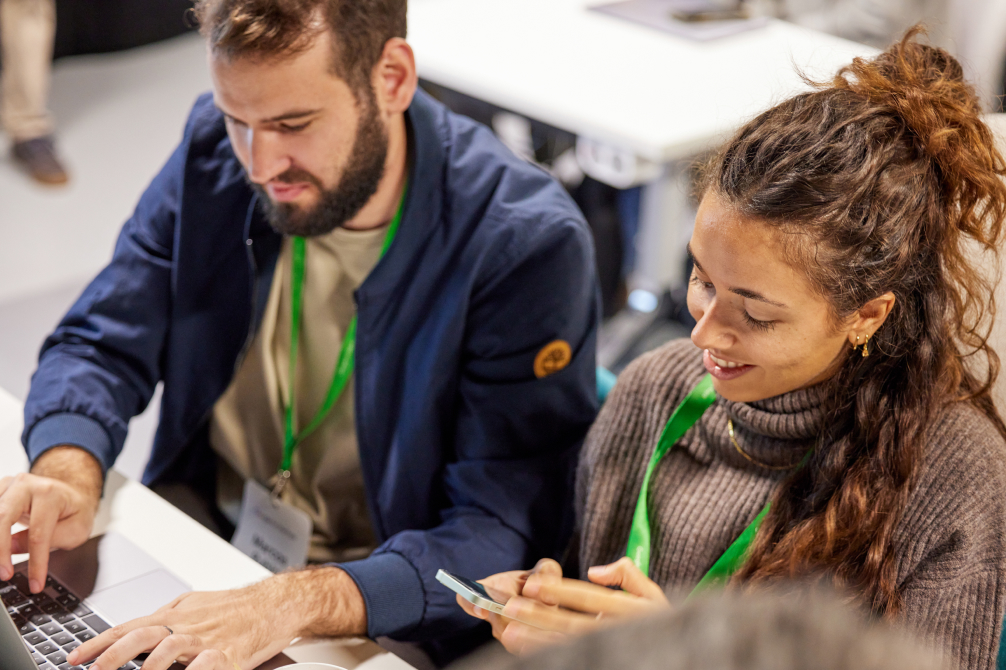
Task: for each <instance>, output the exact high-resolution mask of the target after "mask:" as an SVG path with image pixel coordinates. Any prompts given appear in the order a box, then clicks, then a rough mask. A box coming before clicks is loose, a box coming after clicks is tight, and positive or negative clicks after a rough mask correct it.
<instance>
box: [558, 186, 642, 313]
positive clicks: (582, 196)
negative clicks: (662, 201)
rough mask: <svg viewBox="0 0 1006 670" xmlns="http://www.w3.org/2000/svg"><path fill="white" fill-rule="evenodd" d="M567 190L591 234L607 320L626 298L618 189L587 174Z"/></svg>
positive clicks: (602, 302)
mask: <svg viewBox="0 0 1006 670" xmlns="http://www.w3.org/2000/svg"><path fill="white" fill-rule="evenodd" d="M569 191H570V195H572V196H573V200H575V201H576V204H577V206H578V207H579V208H580V211H581V212H583V215H584V216H585V217H586V219H587V224H588V225H589V226H590V232H591V233H593V235H594V249H595V254H596V255H597V278H598V281H599V283H600V285H601V304H602V314H603V317H604V318H605V319H607V318H610V317H612V316H614V315H615V313H616V312H618V310H620V309H622V308H623V307H625V301H626V298H627V297H628V296H627V294H626V287H625V281H624V279H623V276H622V275H623V273H622V259H623V256H624V253H623V249H622V245H623V236H622V219H621V217H620V216H619V212H618V193H619V191H618V189H617V188H615V187H613V186H608V185H607V184H602V183H601V182H599V181H597V180H596V179H591V178H590V177H584V178H583V181H582V182H580V185H579V186H577V187H576V188H573V189H569Z"/></svg>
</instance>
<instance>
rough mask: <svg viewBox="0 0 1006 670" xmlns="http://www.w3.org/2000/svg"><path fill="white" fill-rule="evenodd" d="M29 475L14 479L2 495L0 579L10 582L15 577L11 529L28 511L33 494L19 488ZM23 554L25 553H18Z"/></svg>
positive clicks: (0, 500)
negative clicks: (19, 483)
mask: <svg viewBox="0 0 1006 670" xmlns="http://www.w3.org/2000/svg"><path fill="white" fill-rule="evenodd" d="M24 477H27V475H18V476H17V477H14V478H13V479H12V480H11V482H10V483H9V485H8V488H7V489H6V490H5V491H4V493H3V495H0V579H3V580H8V579H10V578H11V577H13V576H14V564H13V563H11V534H10V529H11V527H12V526H13V525H14V524H15V523H17V522H18V521H20V520H21V517H22V516H24V514H25V512H26V511H27V510H28V507H29V503H30V501H31V494H30V493H29V491H28V488H27V487H26V486H19V485H18V482H20V481H22V480H23V478H24ZM18 553H23V552H18Z"/></svg>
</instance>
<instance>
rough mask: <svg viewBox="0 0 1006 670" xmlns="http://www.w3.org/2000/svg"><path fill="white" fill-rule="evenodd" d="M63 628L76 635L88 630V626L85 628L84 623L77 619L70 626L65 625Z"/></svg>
mask: <svg viewBox="0 0 1006 670" xmlns="http://www.w3.org/2000/svg"><path fill="white" fill-rule="evenodd" d="M63 628H65V629H66V630H68V631H70V632H71V633H73V634H74V635H76V634H77V633H80V632H83V631H85V630H87V626H85V625H84V624H83V623H82V622H80V621H78V620H77V619H74V620H73V621H71V622H70V623H68V624H64V625H63Z"/></svg>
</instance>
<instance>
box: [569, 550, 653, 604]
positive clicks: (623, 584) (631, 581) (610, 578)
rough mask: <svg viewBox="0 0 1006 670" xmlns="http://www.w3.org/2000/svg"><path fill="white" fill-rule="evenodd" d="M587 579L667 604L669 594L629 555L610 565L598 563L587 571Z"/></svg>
mask: <svg viewBox="0 0 1006 670" xmlns="http://www.w3.org/2000/svg"><path fill="white" fill-rule="evenodd" d="M587 579H589V580H590V581H592V582H594V583H595V584H601V585H603V586H617V587H619V588H622V589H625V590H626V591H627V592H629V593H631V594H632V595H635V596H639V597H640V598H646V599H647V600H651V601H654V602H657V603H659V604H661V605H666V604H667V596H666V595H664V590H663V589H662V588H660V585H659V584H657V583H656V582H654V581H653V580H652V579H650V578H649V577H647V576H646V575H644V574H643V573H642V571H641V570H640V569H639V568H637V567H636V564H635V563H633V562H632V560H631V559H629V558H628V557H627V556H626V557H623V558H620V559H619V560H617V561H615V562H614V563H611V564H610V565H597V566H594V567H592V568H590V570H588V571H587Z"/></svg>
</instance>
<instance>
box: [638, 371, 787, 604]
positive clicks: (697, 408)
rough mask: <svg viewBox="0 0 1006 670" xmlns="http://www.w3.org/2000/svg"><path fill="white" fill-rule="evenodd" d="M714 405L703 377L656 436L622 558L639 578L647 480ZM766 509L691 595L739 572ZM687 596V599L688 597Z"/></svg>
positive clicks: (645, 556) (646, 528)
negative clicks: (632, 564) (636, 568)
mask: <svg viewBox="0 0 1006 670" xmlns="http://www.w3.org/2000/svg"><path fill="white" fill-rule="evenodd" d="M715 401H716V393H715V392H714V391H713V378H712V377H711V376H710V375H706V376H704V377H703V378H702V380H701V381H699V383H698V384H696V385H695V388H693V389H692V390H691V392H690V393H689V394H688V395H687V396H685V399H684V400H682V401H681V404H680V405H678V406H677V408H675V410H674V412H673V413H672V414H671V418H670V419H669V420H668V421H667V425H666V426H664V430H663V432H661V433H660V439H659V440H657V448H656V449H654V451H653V455H652V456H651V457H650V462H649V464H648V465H647V466H646V474H645V475H644V476H643V486H642V488H641V489H640V491H639V499H638V500H637V501H636V511H635V513H634V514H633V515H632V526H631V527H630V530H629V546H628V549H627V550H626V555H627V556H628V557H629V558H630V559H631V560H632V562H633V563H635V564H636V567H638V568H639V569H640V570H641V571H642V572H643V574H645V575H647V576H649V574H650V543H651V532H650V511H649V505H648V499H649V492H650V478H651V477H652V476H653V472H654V470H656V468H657V464H658V463H660V461H661V459H663V457H664V456H666V455H667V453H668V452H669V451H670V450H671V449H672V448H673V447H674V445H675V444H676V443H677V441H678V440H680V439H681V437H682V436H683V435H684V434H685V433H686V432H687V431H688V429H689V428H691V427H692V426H694V425H695V422H697V421H698V420H699V417H701V416H702V414H703V413H704V412H705V411H706V410H707V409H709V407H710V406H711V405H712V404H713V403H714V402H715ZM768 510H769V505H765V508H764V509H763V510H762V511H761V512H760V513H759V514H758V516H756V517H755V519H754V521H752V522H751V523H750V525H748V527H747V528H745V529H744V532H742V533H741V534H740V536H738V538H737V539H736V540H734V542H733V544H731V545H730V546H729V547H728V548H727V550H726V551H725V552H723V555H722V556H720V558H719V559H718V560H717V561H716V563H714V564H713V567H711V568H710V569H709V572H707V573H706V575H705V576H704V577H703V578H702V579H701V580H700V581H699V583H698V585H697V586H696V587H695V588H694V589H693V590H692V593H691V595H695V594H696V593H698V592H699V591H702V590H704V589H707V588H709V587H711V586H718V585H722V584H726V582H727V580H729V579H730V577H732V576H733V574H734V573H735V572H737V570H739V569H740V567H741V565H743V563H744V561H745V560H746V559H747V555H748V550H749V549H750V548H751V543H752V542H753V541H754V537H755V533H757V532H758V528H759V526H761V522H762V519H764V518H765V515H766V514H767V513H768ZM691 595H690V596H689V597H691Z"/></svg>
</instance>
